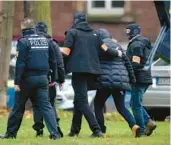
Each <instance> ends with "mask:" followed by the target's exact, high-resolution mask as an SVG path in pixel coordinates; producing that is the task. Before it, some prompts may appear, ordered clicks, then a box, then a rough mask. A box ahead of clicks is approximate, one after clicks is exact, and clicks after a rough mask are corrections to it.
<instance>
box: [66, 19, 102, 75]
mask: <svg viewBox="0 0 171 145" xmlns="http://www.w3.org/2000/svg"><path fill="white" fill-rule="evenodd" d="M66 37H67V41H66V42H65V47H68V48H70V49H71V54H70V56H69V60H68V63H67V72H85V73H92V74H99V73H100V66H99V58H98V48H99V47H100V46H101V45H102V44H103V43H102V41H101V39H100V38H99V36H98V34H97V32H95V31H94V30H93V29H92V28H91V27H90V26H89V25H88V23H87V22H81V23H79V24H77V25H76V26H75V27H74V28H72V29H70V30H69V31H68V32H67V36H66ZM100 42H101V43H100Z"/></svg>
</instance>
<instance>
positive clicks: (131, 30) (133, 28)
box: [126, 24, 141, 39]
mask: <svg viewBox="0 0 171 145" xmlns="http://www.w3.org/2000/svg"><path fill="white" fill-rule="evenodd" d="M140 31H141V29H140V26H139V25H138V24H129V25H128V26H127V27H126V33H127V35H128V36H129V39H132V38H133V37H135V36H136V35H139V34H140Z"/></svg>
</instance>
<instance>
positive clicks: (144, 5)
mask: <svg viewBox="0 0 171 145" xmlns="http://www.w3.org/2000/svg"><path fill="white" fill-rule="evenodd" d="M51 8H52V9H51V17H52V31H53V36H54V37H58V38H59V39H61V38H62V39H63V37H64V32H65V31H66V30H67V29H68V28H69V27H70V26H71V24H72V16H73V14H74V12H75V11H76V2H74V1H52V2H51ZM131 13H133V14H134V15H135V21H136V22H137V23H138V24H139V25H140V26H141V29H142V34H143V35H145V36H147V37H149V38H150V39H151V40H153V41H154V40H155V39H156V37H157V35H158V33H159V30H160V24H159V20H158V17H157V13H156V10H155V7H154V4H153V2H152V1H132V2H131ZM23 17H24V14H23V2H22V1H16V2H15V16H14V27H13V28H14V29H13V34H14V37H15V36H17V37H18V36H19V35H20V34H21V31H20V21H21V20H22V19H23ZM91 25H92V26H93V27H94V28H95V29H98V28H106V29H107V30H109V31H110V32H111V34H112V35H113V36H114V37H115V38H116V39H118V40H119V41H127V37H126V35H125V31H124V30H125V27H126V26H127V23H108V24H107V23H91Z"/></svg>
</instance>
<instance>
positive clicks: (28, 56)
mask: <svg viewBox="0 0 171 145" xmlns="http://www.w3.org/2000/svg"><path fill="white" fill-rule="evenodd" d="M17 51H18V56H17V61H16V70H15V84H16V85H19V83H20V81H21V79H22V78H24V77H29V76H39V75H48V73H49V69H52V70H53V74H52V81H55V80H56V58H55V53H54V51H53V48H52V46H51V44H50V43H49V41H48V39H47V38H45V37H43V36H39V35H37V34H36V33H35V31H34V29H27V30H24V31H23V37H21V38H20V39H19V40H18V43H17Z"/></svg>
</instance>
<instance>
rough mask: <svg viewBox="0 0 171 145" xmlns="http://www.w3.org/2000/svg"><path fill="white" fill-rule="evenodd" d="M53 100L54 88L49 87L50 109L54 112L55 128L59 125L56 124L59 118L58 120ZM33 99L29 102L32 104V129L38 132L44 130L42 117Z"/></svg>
mask: <svg viewBox="0 0 171 145" xmlns="http://www.w3.org/2000/svg"><path fill="white" fill-rule="evenodd" d="M55 98H56V86H52V87H49V100H50V103H51V105H52V108H53V110H54V112H55V118H56V121H57V126H59V124H58V122H59V118H58V114H57V112H56V107H55ZM33 99H34V98H33ZM33 99H32V100H31V102H32V104H33V118H34V125H33V129H34V130H36V131H39V130H42V129H43V128H44V124H43V116H42V114H41V112H40V108H39V105H38V103H37V102H36V100H35V99H34V100H33Z"/></svg>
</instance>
